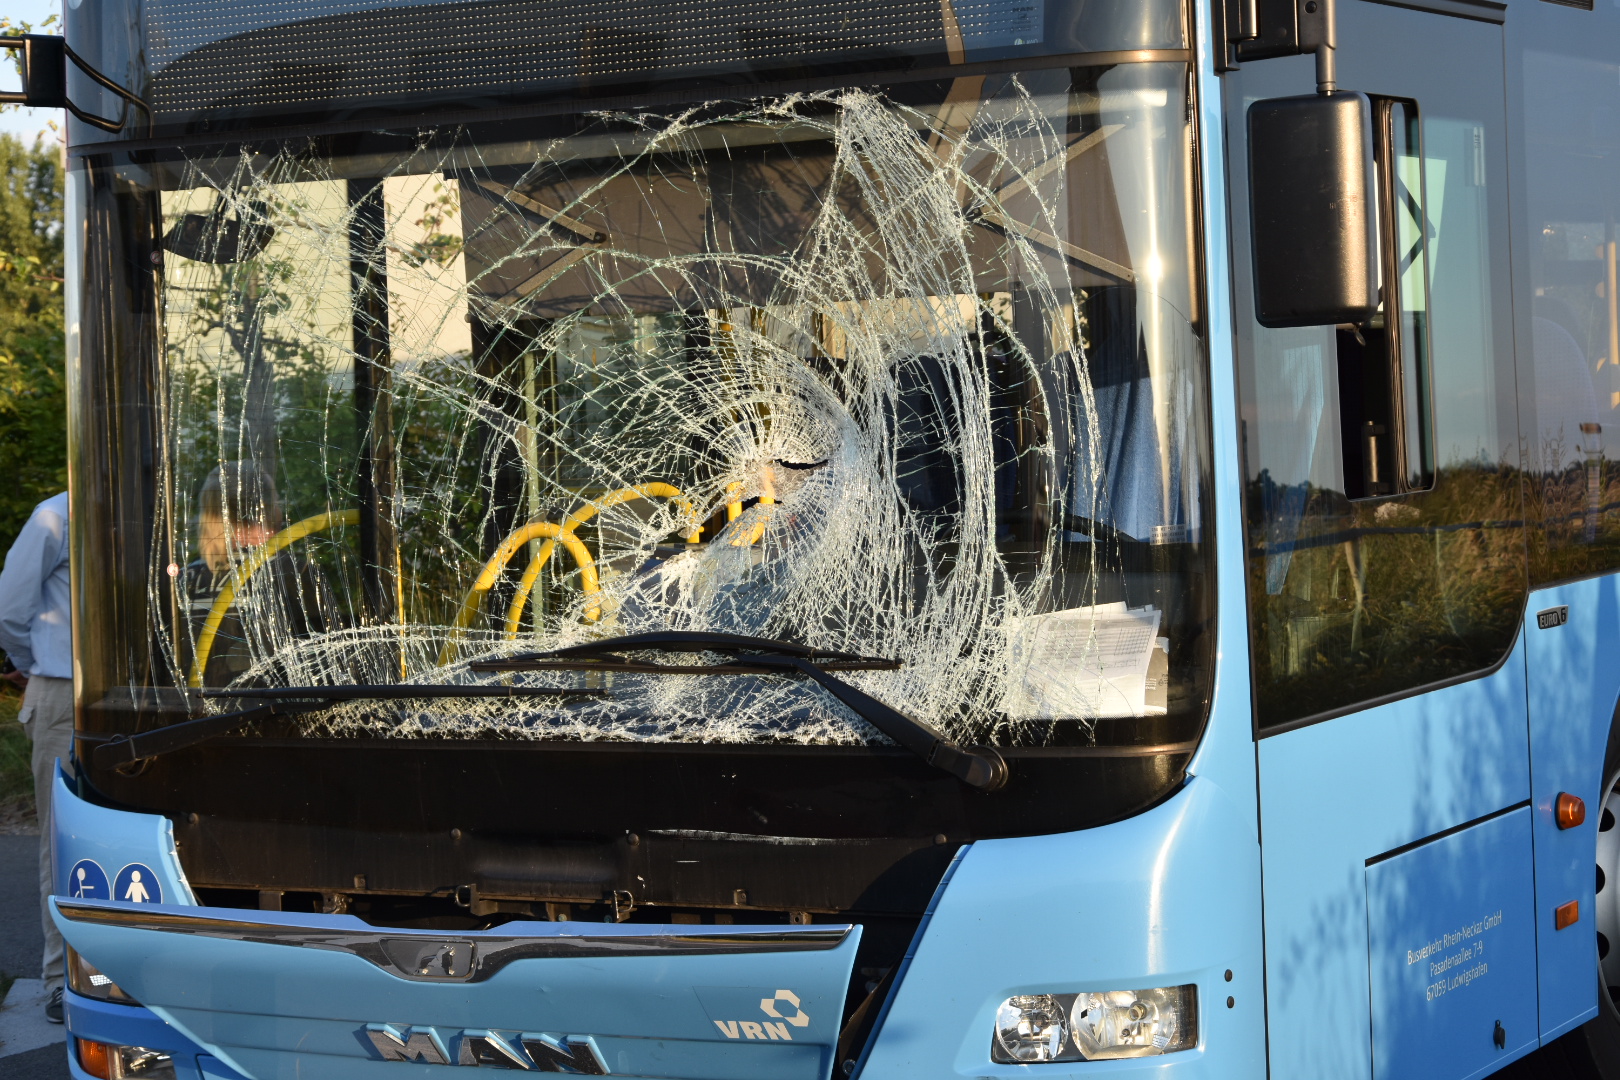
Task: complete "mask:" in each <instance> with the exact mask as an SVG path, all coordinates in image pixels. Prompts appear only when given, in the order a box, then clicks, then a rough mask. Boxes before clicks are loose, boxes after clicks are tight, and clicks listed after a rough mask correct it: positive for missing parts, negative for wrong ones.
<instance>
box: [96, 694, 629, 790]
mask: <svg viewBox="0 0 1620 1080" xmlns="http://www.w3.org/2000/svg"><path fill="white" fill-rule="evenodd" d="M602 693H603V691H601V690H575V689H570V688H567V687H557V686H456V685H448V686H441V685H432V684H427V683H423V684H417V685H413V684H410V683H406V684H404V685H399V686H277V687H265V688H263V689H257V688H255V689H241V690H204V691H203V696H204V697H216V698H249V699H253V698H261V699H263V698H268V699H270V700H269V701H267V702H266V703H265V704H263V705H255V706H253V707H252V708H249V709H239V710H237V711H235V712H227V713H219V714H217V715H215V716H202V717H198V718H197V719H195V720H187V721H185V722H183V723H179V724H170V725H169V726H167V727H161V728H157V729H155V730H153V731H142V732H138V733H136V734H134V735H119V736H115V737H114V738H112V739H109V740H107V741H106V742H104V743H102V744H101V745H100V746H98V747H96V750H95V759H96V765H97V766H98V767H100V768H103V769H109V768H115V767H117V766H120V765H130V764H133V763H134V762H137V761H141V760H143V759H145V758H154V757H158V756H159V755H161V754H170V753H173V752H174V751H176V750H184V749H185V748H186V747H188V746H196V745H197V744H198V743H202V742H207V741H208V740H209V739H216V738H218V737H220V736H221V735H229V734H231V733H233V732H236V731H240V730H241V729H242V728H244V727H247V726H248V725H249V724H252V723H257V722H258V721H260V720H269V719H271V718H273V717H276V716H298V715H301V714H303V713H310V712H318V711H319V710H321V709H329V708H331V707H332V706H333V705H336V704H339V703H341V702H344V701H403V700H408V699H411V698H418V699H419V698H451V697H455V698H525V697H576V696H599V695H601V694H602Z"/></svg>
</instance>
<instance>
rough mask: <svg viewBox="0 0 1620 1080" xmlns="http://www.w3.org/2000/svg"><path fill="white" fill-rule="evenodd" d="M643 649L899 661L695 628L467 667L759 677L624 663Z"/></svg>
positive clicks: (848, 667)
mask: <svg viewBox="0 0 1620 1080" xmlns="http://www.w3.org/2000/svg"><path fill="white" fill-rule="evenodd" d="M633 649H645V650H647V651H649V652H728V653H744V652H746V653H748V654H750V655H751V656H752V655H757V654H771V655H776V656H793V657H799V658H800V659H804V660H809V661H811V662H812V663H815V664H819V665H820V666H821V668H822V670H824V671H898V670H899V668H900V662H899V661H898V660H884V659H882V658H881V657H876V656H857V655H856V654H855V653H847V652H838V651H836V650H833V649H816V648H811V647H810V646H808V645H800V644H798V643H797V642H792V641H782V640H779V639H777V638H767V637H750V636H748V635H747V634H715V633H708V632H705V631H697V630H661V631H658V632H656V633H650V634H626V635H624V636H622V637H615V638H606V639H604V640H602V641H588V642H586V643H585V644H583V645H570V646H568V647H567V648H563V649H552V650H551V651H549V652H536V653H519V654H517V655H516V656H507V657H502V658H501V659H499V660H479V661H474V662H473V663H471V664H468V665H467V666H468V667H469V668H470V669H471V670H473V671H478V672H497V671H547V670H552V671H579V670H580V669H581V667H583V666H586V665H581V664H579V663H576V662H575V661H576V660H587V661H591V663H590V664H589V665H588V670H591V671H631V672H642V673H658V672H663V673H665V674H669V675H708V674H714V675H735V674H747V675H753V674H758V670H757V669H756V668H748V669H746V670H743V669H741V668H737V667H736V666H735V665H734V664H699V665H676V664H649V663H643V662H640V661H636V660H626V659H625V658H624V657H623V656H622V655H620V654H622V653H623V652H625V651H628V650H633Z"/></svg>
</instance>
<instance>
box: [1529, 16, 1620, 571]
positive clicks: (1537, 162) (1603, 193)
mask: <svg viewBox="0 0 1620 1080" xmlns="http://www.w3.org/2000/svg"><path fill="white" fill-rule="evenodd" d="M1567 47H1568V46H1567V44H1566V46H1565V48H1567ZM1524 87H1525V102H1524V107H1525V124H1524V127H1525V139H1526V143H1527V146H1526V150H1527V153H1526V162H1527V164H1526V172H1527V176H1526V179H1527V181H1528V183H1527V184H1526V189H1527V191H1528V196H1529V197H1528V200H1527V201H1528V203H1529V210H1530V222H1529V224H1530V230H1531V235H1530V237H1529V243H1528V244H1527V245H1526V247H1527V249H1528V251H1529V253H1530V260H1529V261H1530V279H1531V285H1532V286H1533V288H1534V294H1533V297H1532V299H1531V302H1530V312H1529V317H1530V334H1529V337H1530V341H1531V353H1532V355H1533V356H1534V358H1535V360H1534V363H1533V364H1524V365H1521V370H1520V380H1521V382H1522V383H1523V390H1522V391H1521V393H1520V401H1521V405H1520V424H1521V426H1522V428H1523V431H1524V441H1525V462H1526V466H1527V468H1528V472H1529V480H1530V482H1529V484H1528V485H1527V493H1528V506H1527V507H1526V509H1527V516H1528V518H1529V520H1530V523H1531V533H1530V574H1531V580H1532V581H1534V582H1535V583H1536V584H1538V585H1539V584H1545V583H1550V582H1554V581H1561V580H1568V579H1570V578H1576V577H1582V576H1584V575H1587V574H1596V573H1601V572H1603V571H1606V570H1613V569H1615V568H1616V567H1620V513H1616V510H1617V509H1620V477H1616V476H1615V475H1614V473H1615V470H1614V469H1613V467H1612V466H1610V465H1609V464H1608V459H1609V458H1611V457H1614V456H1615V455H1616V451H1617V449H1620V366H1617V361H1620V298H1617V297H1616V295H1615V292H1616V284H1617V282H1616V277H1617V275H1616V245H1617V242H1620V236H1617V230H1616V224H1615V218H1616V216H1617V215H1620V185H1617V183H1616V181H1615V172H1614V169H1615V163H1616V161H1617V160H1620V64H1616V62H1615V61H1614V60H1612V59H1602V60H1599V59H1592V58H1586V57H1579V56H1569V55H1563V54H1561V53H1553V52H1544V51H1539V50H1536V49H1530V50H1527V51H1526V52H1525V57H1524ZM1574 102H1580V103H1583V104H1582V105H1581V106H1580V107H1579V108H1574V107H1572V104H1571V103H1574Z"/></svg>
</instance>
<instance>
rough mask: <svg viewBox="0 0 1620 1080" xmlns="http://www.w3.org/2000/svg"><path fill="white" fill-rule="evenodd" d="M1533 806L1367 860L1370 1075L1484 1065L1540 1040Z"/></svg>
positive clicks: (1484, 1068)
mask: <svg viewBox="0 0 1620 1080" xmlns="http://www.w3.org/2000/svg"><path fill="white" fill-rule="evenodd" d="M1530 813H1531V811H1530V808H1529V807H1527V806H1524V807H1520V808H1519V809H1517V810H1514V811H1511V812H1509V813H1507V814H1504V815H1501V816H1500V817H1494V818H1491V819H1490V820H1489V821H1485V822H1481V823H1480V824H1478V825H1473V826H1470V827H1469V828H1466V829H1462V830H1460V831H1458V832H1455V833H1452V834H1450V835H1449V836H1444V837H1441V838H1440V839H1438V840H1434V841H1431V842H1430V843H1427V844H1423V845H1421V846H1419V847H1417V848H1414V849H1412V850H1411V851H1407V852H1404V853H1402V854H1400V855H1396V856H1393V857H1391V858H1389V859H1385V860H1382V861H1380V862H1377V863H1374V864H1373V865H1372V866H1369V867H1367V927H1368V933H1369V937H1370V939H1371V940H1370V945H1371V949H1372V952H1371V955H1370V957H1369V963H1368V967H1369V969H1370V971H1371V982H1372V1050H1373V1076H1374V1077H1375V1080H1430V1078H1431V1077H1437V1076H1459V1075H1460V1076H1465V1077H1473V1076H1481V1075H1484V1074H1485V1073H1488V1072H1491V1071H1493V1070H1495V1069H1497V1068H1499V1067H1500V1066H1501V1064H1502V1062H1503V1061H1504V1060H1505V1059H1508V1058H1512V1057H1516V1056H1518V1055H1519V1054H1522V1053H1526V1052H1528V1051H1530V1050H1533V1049H1535V1047H1536V1046H1537V1044H1538V1040H1537V1038H1536V1031H1535V1028H1534V1026H1533V1025H1527V1024H1525V1023H1524V1019H1525V1018H1526V1017H1531V1016H1534V1015H1535V1012H1536V932H1535V925H1534V919H1535V906H1536V897H1535V888H1534V885H1533V883H1532V882H1531V880H1530V878H1529V876H1528V875H1526V874H1525V873H1524V872H1523V866H1524V865H1525V863H1526V862H1527V861H1528V860H1529V858H1530ZM1504 853H1506V854H1507V856H1508V857H1506V858H1504V857H1503V855H1504ZM1499 1030H1500V1032H1501V1035H1500V1037H1501V1039H1502V1042H1503V1045H1502V1046H1500V1047H1499V1046H1497V1045H1496V1040H1497V1037H1498V1031H1499ZM1509 1032H1511V1035H1510V1034H1509Z"/></svg>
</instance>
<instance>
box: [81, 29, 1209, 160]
mask: <svg viewBox="0 0 1620 1080" xmlns="http://www.w3.org/2000/svg"><path fill="white" fill-rule="evenodd" d="M126 3H127V0H126ZM117 6H119V5H117V4H113V3H109V4H107V5H96V6H95V7H94V14H93V15H92V14H91V11H92V9H91V8H85V9H82V13H81V10H77V9H75V10H70V11H69V13H68V22H67V26H68V38H69V42H70V44H72V45H73V46H74V47H75V48H76V49H77V50H78V51H79V52H80V53H81V54H83V55H85V56H88V57H90V58H91V59H92V60H93V61H94V62H96V63H97V64H98V66H99V67H101V69H102V70H103V71H106V72H107V73H108V74H110V75H111V76H112V77H114V78H115V79H117V80H119V81H120V82H122V83H124V84H125V85H128V86H131V87H132V88H134V89H136V90H137V92H139V93H141V94H142V95H143V96H144V97H145V98H146V99H147V100H148V102H149V103H150V104H151V106H152V108H153V110H154V112H155V121H156V124H157V130H158V131H159V132H166V131H170V130H174V131H180V130H187V131H190V130H217V129H219V128H220V127H222V126H231V125H234V124H237V123H240V122H242V121H247V120H252V119H258V118H279V119H282V120H286V119H290V118H292V117H295V116H303V117H316V116H320V117H353V116H356V115H360V114H374V113H376V112H377V111H378V110H390V111H401V110H403V111H409V112H412V113H419V112H421V111H422V110H424V109H427V108H434V107H456V108H464V109H465V108H487V107H488V106H490V105H492V104H501V103H510V102H519V101H535V100H539V99H556V98H559V97H561V98H565V99H581V98H583V99H592V98H601V97H603V96H614V95H625V94H640V93H645V92H647V91H649V90H654V89H659V90H680V91H686V92H688V93H691V94H693V95H696V96H694V97H692V98H691V99H690V100H693V101H694V102H697V101H701V100H703V99H704V98H708V97H713V96H718V95H721V94H724V93H726V92H728V89H727V88H735V87H736V86H738V85H744V84H748V83H758V82H769V81H780V80H784V79H794V80H802V79H815V78H823V79H825V78H832V79H839V78H844V77H847V76H849V75H850V74H852V73H856V72H861V71H882V72H905V71H909V70H912V69H915V68H919V67H923V68H926V67H938V66H944V65H948V64H961V63H975V62H980V61H997V60H1007V59H1012V58H1017V57H1040V56H1053V55H1062V54H1069V53H1077V52H1096V51H1108V50H1118V49H1180V48H1184V47H1185V45H1186V36H1185V31H1184V27H1183V17H1182V11H1181V5H1180V4H1179V3H1178V2H1177V0H1015V2H1011V3H1001V2H997V0H824V2H816V3H803V2H793V0H786V2H784V0H768V2H762V3H750V2H745V0H723V2H716V3H697V4H693V3H683V2H681V0H579V2H577V3H530V2H526V0H452V2H440V3H431V2H430V3H398V2H393V3H390V2H388V0H270V2H266V3H256V4H251V5H247V4H244V5H220V4H216V3H212V2H210V0H146V2H144V3H142V4H140V5H138V10H139V17H138V18H136V17H134V16H133V11H134V10H136V5H134V4H129V5H128V6H129V7H130V8H131V12H132V15H131V17H130V18H128V19H127V20H125V19H119V18H116V17H113V16H111V15H110V14H109V13H108V10H107V8H108V7H117ZM121 27H127V28H128V29H127V30H120V29H119V28H121ZM76 82H78V83H82V85H76V86H75V94H76V95H78V96H79V97H81V98H83V99H85V100H90V99H92V98H94V97H95V96H96V95H97V94H98V93H99V91H97V89H96V87H95V86H94V85H93V84H92V83H91V82H90V81H89V80H88V79H78V80H76ZM105 107H106V108H107V109H108V110H110V111H108V112H107V113H106V115H109V116H115V115H118V110H119V103H118V101H117V100H116V99H114V98H112V97H111V96H110V95H108V96H107V101H106V103H105Z"/></svg>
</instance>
